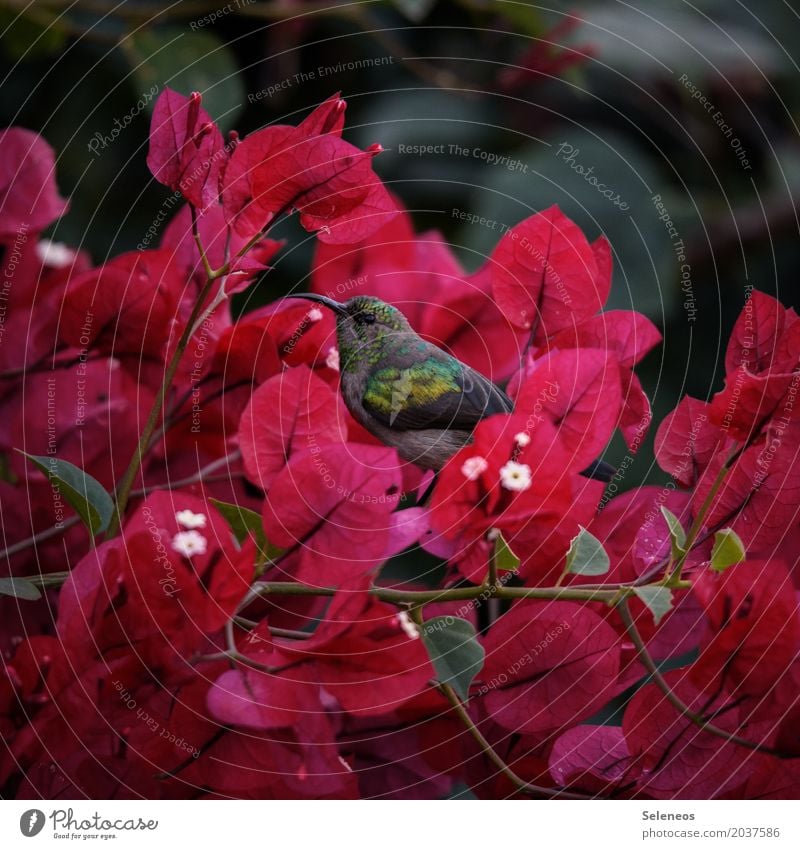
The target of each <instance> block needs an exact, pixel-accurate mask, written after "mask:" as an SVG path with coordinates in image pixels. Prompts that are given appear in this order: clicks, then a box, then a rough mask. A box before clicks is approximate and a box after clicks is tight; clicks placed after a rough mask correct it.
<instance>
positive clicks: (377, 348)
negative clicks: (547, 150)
mask: <svg viewBox="0 0 800 849" xmlns="http://www.w3.org/2000/svg"><path fill="white" fill-rule="evenodd" d="M292 297H293V298H305V299H306V300H309V301H316V302H317V303H319V304H323V305H324V306H326V307H328V308H329V309H331V310H333V312H334V314H335V315H336V335H337V338H338V343H339V356H340V358H341V362H342V367H343V368H345V369H346V368H347V363H348V361H351V360H355V359H359V360H361V359H370V358H374V357H376V356H379V355H380V353H381V350H382V348H383V346H384V344H385V343H386V341H387V340H389V339H390V338H391V339H398V338H399V337H401V336H404V335H406V334H409V333H413V331H412V330H411V327H410V326H409V323H408V320H407V319H406V317H405V316H404V315H403V313H401V312H400V310H399V309H397V307H393V306H392V305H391V304H387V303H386V301H382V300H381V299H380V298H373V297H371V296H369V295H357V296H356V297H355V298H350V299H349V300H348V301H344V303H340V302H339V301H334V300H333V299H332V298H327V297H325V296H324V295H314V294H302V295H292Z"/></svg>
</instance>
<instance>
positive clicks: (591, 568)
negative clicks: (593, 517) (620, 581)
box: [567, 525, 611, 575]
mask: <svg viewBox="0 0 800 849" xmlns="http://www.w3.org/2000/svg"><path fill="white" fill-rule="evenodd" d="M579 527H580V532H579V533H578V535H577V536H576V537H575V539H573V540H572V542H571V543H570V544H569V551H568V552H567V572H572V574H573V575H605V573H606V572H608V568H609V566H610V565H611V561H610V560H609V558H608V554H606V550H605V549H604V548H603V543H602V542H600V540H599V539H598V538H597V537H596V536H594V535H593V534H590V533H589V531H587V530H586V528H584V527H582V526H580V525H579Z"/></svg>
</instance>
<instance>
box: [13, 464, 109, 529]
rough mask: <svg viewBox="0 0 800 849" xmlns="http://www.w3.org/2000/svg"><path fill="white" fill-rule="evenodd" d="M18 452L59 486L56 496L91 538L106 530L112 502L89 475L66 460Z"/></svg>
mask: <svg viewBox="0 0 800 849" xmlns="http://www.w3.org/2000/svg"><path fill="white" fill-rule="evenodd" d="M17 450H19V449H17ZM19 453H20V454H22V455H23V456H25V457H27V458H28V459H29V460H30V461H31V462H32V463H33V464H34V465H35V466H37V467H38V468H39V469H41V470H42V471H43V472H44V473H45V474H46V475H47V477H48V478H49V479H50V481H51V483H53V484H54V485H55V486H57V487H58V491H59V493H60V494H61V495H63V496H64V498H65V499H66V501H67V503H68V504H69V505H70V507H72V509H73V510H74V511H75V512H76V513H77V514H78V515H79V516H80V517H81V520H82V521H83V524H84V525H86V527H87V528H88V529H89V531H90V533H91V534H92V536H97V534H99V533H102V532H103V531H104V530H106V528H107V527H108V523H109V522H110V521H111V516H112V515H113V513H114V502H113V500H112V498H111V496H110V495H109V494H108V493H107V492H106V491H105V489H103V487H102V486H101V485H100V484H99V483H98V482H97V481H96V480H95V479H94V478H93V477H92V476H91V475H87V474H86V472H84V471H83V469H79V468H78V467H77V466H73V465H72V463H68V462H67V461H66V460H59V459H58V458H56V457H52V456H48V457H45V456H39V455H36V454H26V453H25V452H24V451H20V452H19Z"/></svg>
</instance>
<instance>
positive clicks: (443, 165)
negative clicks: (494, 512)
mask: <svg viewBox="0 0 800 849" xmlns="http://www.w3.org/2000/svg"><path fill="white" fill-rule="evenodd" d="M549 5H550V6H551V9H550V10H545V9H543V8H542V7H540V6H538V5H535V4H532V3H531V4H528V3H522V2H493V1H492V0H461V2H445V0H438V2H437V0H391V2H389V1H388V0H367V2H359V3H345V2H341V3H335V2H324V3H318V2H302V0H278V2H260V0H252V2H246V0H232V2H231V3H228V4H227V5H225V4H222V3H219V2H199V0H187V1H186V2H183V3H177V4H173V5H171V6H163V5H161V4H156V3H152V2H139V0H133V1H132V2H126V3H123V4H120V5H119V6H115V5H114V4H111V3H109V2H106V0H78V2H77V3H75V4H72V5H70V4H67V3H64V2H62V0H43V2H39V3H36V4H31V5H30V6H25V4H22V3H18V2H4V3H0V31H1V32H2V36H0V66H1V67H0V73H2V79H3V98H2V105H1V106H0V109H1V110H2V118H1V119H0V120H2V124H3V125H10V124H19V125H22V126H26V127H29V128H32V129H35V130H37V131H39V132H41V133H42V134H43V135H44V136H45V138H47V139H48V141H49V142H50V143H51V144H52V145H53V147H54V148H55V149H56V151H57V153H58V174H59V185H60V187H61V189H62V191H63V192H64V193H65V194H68V195H70V196H71V199H72V206H71V210H70V212H69V214H68V215H67V216H66V217H65V218H64V219H63V220H62V221H61V222H59V223H58V225H57V227H56V228H55V230H54V232H53V234H52V235H53V238H55V239H57V240H60V241H66V242H69V243H71V244H75V245H80V246H82V247H84V248H85V249H87V250H89V251H90V253H91V254H92V256H93V258H94V259H95V261H98V262H100V261H102V260H103V259H104V258H106V257H108V256H110V255H112V254H115V253H118V252H120V251H123V250H130V249H132V248H134V247H135V246H136V245H137V243H138V242H139V241H140V240H141V238H142V236H143V234H144V233H145V232H146V230H147V228H148V227H149V226H150V225H151V222H153V220H154V219H155V217H156V216H157V215H158V213H159V211H160V209H162V205H163V204H164V203H165V201H166V198H167V195H166V192H165V190H164V189H163V188H162V187H160V186H158V185H156V184H155V183H154V182H153V181H152V180H151V179H150V176H149V173H148V171H147V168H146V165H145V153H146V147H147V131H148V117H149V110H150V108H151V107H152V101H153V98H151V99H150V100H149V101H148V102H143V101H146V100H147V93H148V92H149V91H151V89H152V87H153V86H158V87H159V89H161V88H163V86H165V85H170V86H172V87H174V88H176V89H178V90H179V91H181V92H183V93H188V92H190V91H192V90H195V89H196V90H199V91H201V92H202V93H203V96H204V103H205V105H206V106H207V108H208V109H209V111H210V112H211V114H212V115H213V116H214V117H215V118H217V119H218V120H219V121H220V123H221V124H222V126H223V129H230V128H233V127H235V128H236V129H238V130H239V132H240V133H242V134H244V133H246V132H249V131H251V130H253V129H255V128H257V127H260V126H263V125H265V124H267V123H280V122H291V123H296V122H297V121H298V120H299V119H300V118H301V117H302V116H303V115H304V114H306V112H307V111H308V110H309V109H310V108H312V107H313V106H314V105H316V104H317V103H319V102H320V101H322V100H323V99H325V98H326V97H328V96H329V95H330V94H331V93H333V92H334V91H341V92H342V93H343V95H344V96H345V97H346V98H347V100H348V122H347V124H348V127H347V129H346V134H347V137H348V138H350V139H351V140H353V141H354V142H356V143H359V144H368V143H371V142H374V141H380V142H381V143H382V144H383V145H384V146H385V147H386V148H387V152H386V153H385V154H383V155H382V156H381V157H380V158H379V159H378V161H377V166H376V167H377V170H378V172H379V173H380V174H381V176H382V177H383V178H384V179H385V180H386V181H387V183H388V184H389V185H390V186H391V187H392V189H393V190H394V191H395V192H396V193H397V194H398V196H399V197H401V198H402V200H403V202H404V203H405V204H406V205H407V206H408V207H409V208H410V209H411V210H413V212H414V217H415V220H416V221H417V222H418V227H419V229H421V230H422V229H427V228H436V229H438V230H441V231H442V232H443V233H444V234H445V235H446V237H447V239H448V240H449V241H450V242H451V243H452V244H453V245H454V246H455V248H456V250H457V251H458V253H459V254H460V256H461V257H462V259H463V261H464V263H465V265H466V266H467V267H468V268H470V269H471V268H474V267H476V266H477V265H478V264H479V263H480V261H481V258H482V257H483V256H485V254H486V253H487V252H489V251H490V250H491V248H492V246H493V245H494V243H495V242H496V241H497V239H498V238H499V237H500V235H501V232H502V229H501V225H511V224H514V223H515V222H516V221H518V220H519V219H521V218H523V217H525V216H526V215H528V214H530V212H531V211H534V210H537V209H541V208H543V207H546V206H549V205H550V204H552V203H558V204H559V205H560V206H561V207H562V209H564V211H565V212H566V214H567V215H569V216H570V217H571V218H574V219H575V220H576V221H577V222H578V223H579V224H580V225H581V226H582V227H583V228H584V229H585V231H586V233H587V235H588V236H590V237H595V236H596V235H598V234H600V233H601V232H602V233H606V234H607V235H608V237H609V238H610V240H611V243H612V246H613V248H614V253H615V274H614V294H613V296H612V297H613V302H612V304H611V306H614V307H629V308H635V309H639V310H641V311H643V312H645V313H647V314H648V315H649V316H650V317H652V318H653V319H654V320H656V321H657V322H658V324H659V326H660V327H661V328H662V330H663V331H664V334H665V344H664V346H663V347H662V349H660V352H657V353H654V354H652V355H651V356H650V358H649V359H648V361H647V362H646V364H645V367H644V369H643V371H642V378H643V383H644V385H645V388H646V390H647V392H648V394H649V395H650V396H651V398H652V399H653V406H654V410H655V417H656V421H659V420H660V419H661V418H662V417H663V415H664V414H665V413H666V412H667V411H668V410H669V409H671V408H672V407H673V406H674V405H675V403H676V402H677V400H678V398H679V397H680V396H681V395H682V394H684V393H686V392H689V393H691V394H693V395H695V396H698V397H701V398H705V397H707V396H708V395H709V394H710V393H711V392H712V391H713V390H714V389H717V388H719V380H720V379H719V366H720V362H721V357H722V354H723V350H722V344H723V342H722V341H721V340H724V339H726V338H727V337H728V333H729V330H730V327H731V325H732V323H733V321H734V319H735V317H736V315H737V314H738V312H739V310H740V308H741V304H742V302H743V300H744V297H745V291H746V287H747V286H754V287H755V288H759V289H763V290H765V291H767V292H770V293H773V294H777V296H778V297H780V298H781V299H782V300H783V301H784V302H785V303H787V304H790V305H794V306H799V305H800V303H798V302H799V301H800V294H798V293H799V292H800V290H798V287H797V286H796V284H795V280H796V277H797V274H798V265H799V264H800V251H798V247H797V246H798V241H797V235H798V234H797V229H798V221H797V216H796V212H795V207H794V196H795V192H796V191H797V189H798V187H800V146H798V137H797V125H796V121H797V114H798V108H799V107H800V88H798V86H797V85H796V81H797V72H798V67H797V64H796V63H797V62H798V61H800V19H799V18H798V16H797V14H796V12H795V11H793V10H792V8H791V7H790V5H789V4H786V3H784V2H782V0H762V2H760V3H758V5H757V10H751V9H748V8H747V6H746V5H745V4H730V3H728V2H725V0H697V2H695V3H694V4H693V5H691V4H688V3H686V2H682V0H660V2H659V3H653V2H648V0H635V2H630V3H621V2H616V0H599V1H598V2H580V0H573V2H562V1H561V0H555V1H554V2H552V3H551V4H549ZM750 5H752V4H750ZM701 98H705V99H706V100H705V105H704V103H703V102H702V101H701ZM709 105H710V108H709ZM120 127H121V128H120ZM115 129H116V132H114V131H115ZM112 134H113V136H112ZM93 139H94V140H95V143H94V147H95V150H94V152H93V150H92V149H91V148H90V147H89V145H90V143H91V142H92V140H93ZM734 140H737V142H736V144H735V145H734V144H733V141H734ZM410 145H438V146H439V147H438V148H437V151H438V152H432V153H427V154H422V155H414V154H411V153H408V152H403V151H404V150H405V146H410ZM451 145H452V146H455V145H458V146H459V147H460V148H464V149H465V150H466V153H462V152H460V151H459V152H453V150H454V148H452V149H451ZM565 146H568V147H565ZM570 150H571V151H575V154H574V157H573V158H572V160H571V161H568V159H567V155H566V152H568V151H570ZM502 157H508V159H507V160H506V161H505V163H503V161H502V160H501V158H502ZM498 160H501V162H500V164H491V163H492V162H494V163H497V161H498ZM578 166H580V168H582V169H584V170H583V171H581V170H580V168H579V167H578ZM586 169H591V172H590V174H587V173H586ZM589 176H592V177H595V178H596V181H597V182H599V183H600V184H602V185H603V186H605V187H607V188H608V189H609V193H610V194H613V195H615V196H618V198H619V199H620V201H624V203H625V204H626V205H627V208H623V207H622V206H621V205H620V204H619V203H617V204H615V203H613V202H612V201H611V200H609V198H608V197H606V196H604V195H603V194H601V191H600V189H599V188H598V186H597V185H595V184H594V183H593V182H592V181H591V180H590V179H589ZM656 195H658V196H660V203H662V204H663V210H666V211H667V212H668V214H669V218H670V219H671V220H672V222H673V227H674V231H673V232H672V233H671V232H670V230H669V226H668V225H667V224H666V223H665V221H664V220H660V219H659V215H660V214H661V211H659V209H658V207H657V205H656V203H655V202H654V201H653V197H654V196H656ZM454 209H455V210H468V211H469V212H472V213H477V214H478V215H480V216H485V217H486V218H487V219H489V220H491V221H493V222H497V224H496V225H495V226H494V227H492V226H485V227H482V226H478V225H475V224H472V225H469V224H465V223H464V222H463V221H459V220H457V219H456V218H455V217H454V216H453V210H454ZM288 226H289V229H290V231H291V233H292V234H293V236H295V237H297V238H293V240H292V242H291V243H290V244H291V245H292V246H293V247H292V248H291V249H290V250H287V251H286V253H285V254H284V255H283V256H282V257H281V258H280V259H279V261H278V262H277V263H276V267H275V269H274V270H273V271H272V272H270V273H269V274H268V275H267V276H266V277H265V278H264V279H263V280H262V281H260V283H259V285H258V286H257V287H255V288H254V290H253V292H252V293H250V294H249V295H248V296H247V301H246V302H244V303H242V305H241V306H242V308H245V309H249V308H251V307H252V306H254V305H256V304H259V303H264V302H266V301H269V300H272V299H273V298H275V297H277V296H279V295H281V294H283V293H285V292H287V291H289V289H291V288H292V287H295V286H298V285H300V286H304V285H305V284H304V283H303V280H304V277H305V275H306V274H307V273H308V269H309V263H310V256H311V250H312V248H313V243H312V241H311V240H310V239H308V238H305V237H304V236H303V237H301V234H300V231H299V229H293V222H289V225H288ZM678 242H680V243H681V244H682V245H683V249H684V250H685V253H686V258H685V260H682V259H680V257H679V253H680V251H679V250H678V248H677V243H678ZM682 267H683V268H684V272H685V274H688V280H689V281H690V286H691V288H690V290H689V293H688V294H689V295H690V296H691V299H692V300H689V298H688V296H687V292H686V291H684V290H682V288H681V282H682V278H681V275H682ZM687 268H688V272H687V271H686V269H687ZM685 280H686V277H685V276H684V282H685ZM687 307H688V308H690V309H688V310H687ZM692 310H694V311H695V312H694V317H695V320H694V321H690V320H689V318H691V317H692V312H691V311H692ZM612 453H613V454H615V456H616V455H621V454H622V453H624V449H623V448H622V447H619V446H615V447H614V450H613V452H612ZM649 456H651V454H650V452H649V450H648V448H647V447H645V449H643V451H642V461H641V463H640V464H637V465H640V466H641V468H639V469H636V468H634V470H633V471H632V472H631V474H630V476H629V479H628V480H627V481H626V484H633V483H635V482H638V481H641V480H642V479H644V478H645V477H646V476H647V475H648V474H652V470H651V469H650V465H649V462H648V461H647V457H649ZM611 459H612V460H613V459H614V457H611ZM655 477H656V478H657V477H658V474H657V473H656V474H655Z"/></svg>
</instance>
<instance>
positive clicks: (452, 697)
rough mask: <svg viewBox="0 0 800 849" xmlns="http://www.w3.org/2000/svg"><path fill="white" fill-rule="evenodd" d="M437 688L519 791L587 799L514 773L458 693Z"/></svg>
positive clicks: (439, 685) (443, 686)
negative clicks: (479, 726) (544, 785)
mask: <svg viewBox="0 0 800 849" xmlns="http://www.w3.org/2000/svg"><path fill="white" fill-rule="evenodd" d="M437 688H438V689H439V690H440V691H441V692H442V693H443V694H444V695H445V696H446V697H447V699H448V700H449V702H450V704H451V705H452V706H453V709H454V710H455V712H456V713H457V714H458V717H459V719H460V720H461V721H462V722H463V723H464V727H465V728H466V729H467V731H468V732H469V733H470V735H471V736H472V738H473V739H474V740H475V742H476V743H477V744H478V745H479V746H480V747H481V750H482V751H483V753H484V754H485V755H486V757H487V758H488V759H489V760H490V761H491V762H492V763H493V764H494V765H495V766H496V767H497V768H498V769H499V770H500V772H501V773H502V774H503V775H504V776H505V777H506V778H507V779H508V780H509V781H510V782H511V783H512V784H513V785H514V786H515V787H517V788H518V789H520V790H523V791H524V792H525V793H536V794H539V795H541V796H549V797H550V798H552V799H586V798H587V797H586V796H582V795H580V794H578V793H571V792H569V791H568V790H559V789H558V788H556V787H542V786H540V785H538V784H530V783H529V782H527V781H525V779H524V778H521V777H520V776H519V775H517V774H516V772H514V770H513V769H511V767H510V766H509V765H508V764H507V763H506V762H505V761H504V760H503V758H501V757H500V755H499V754H498V753H497V752H496V751H495V750H494V748H493V747H492V744H491V743H490V742H489V741H488V740H487V739H486V738H485V737H484V736H483V734H482V732H481V730H480V728H478V726H477V725H476V724H475V723H474V722H473V721H472V717H471V716H470V715H469V712H468V711H467V709H466V707H465V706H464V704H463V702H462V701H461V699H459V697H458V694H457V693H456V691H455V690H454V689H453V688H452V687H451V686H450V685H449V684H438V685H437Z"/></svg>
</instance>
